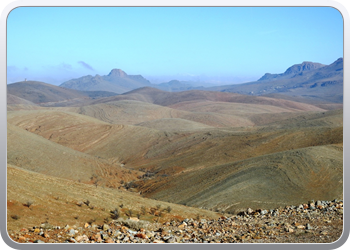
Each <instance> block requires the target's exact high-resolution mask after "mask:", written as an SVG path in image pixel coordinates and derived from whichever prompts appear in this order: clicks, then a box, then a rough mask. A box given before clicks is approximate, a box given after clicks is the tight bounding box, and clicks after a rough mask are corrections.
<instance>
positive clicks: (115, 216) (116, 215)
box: [111, 208, 120, 220]
mask: <svg viewBox="0 0 350 250" xmlns="http://www.w3.org/2000/svg"><path fill="white" fill-rule="evenodd" d="M119 216H120V215H119V210H118V208H116V209H114V210H112V211H111V218H112V219H113V220H116V219H118V218H119Z"/></svg>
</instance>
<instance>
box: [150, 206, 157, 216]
mask: <svg viewBox="0 0 350 250" xmlns="http://www.w3.org/2000/svg"><path fill="white" fill-rule="evenodd" d="M156 211H157V209H156V208H154V207H151V209H150V214H152V215H154V214H155V213H156Z"/></svg>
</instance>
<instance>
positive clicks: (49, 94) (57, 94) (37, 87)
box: [7, 81, 87, 104]
mask: <svg viewBox="0 0 350 250" xmlns="http://www.w3.org/2000/svg"><path fill="white" fill-rule="evenodd" d="M7 93H8V94H11V95H15V96H17V97H20V98H22V99H25V100H28V101H31V102H33V103H37V104H39V103H47V102H60V101H65V100H69V99H77V98H87V97H86V96H85V95H83V94H82V93H80V92H79V91H75V90H69V89H65V88H61V87H58V86H54V85H51V84H47V83H43V82H37V81H23V82H17V83H12V84H8V85H7Z"/></svg>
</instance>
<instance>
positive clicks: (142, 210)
mask: <svg viewBox="0 0 350 250" xmlns="http://www.w3.org/2000/svg"><path fill="white" fill-rule="evenodd" d="M141 214H142V215H145V214H146V207H145V206H141Z"/></svg>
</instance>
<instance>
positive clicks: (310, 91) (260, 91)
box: [206, 58, 343, 103]
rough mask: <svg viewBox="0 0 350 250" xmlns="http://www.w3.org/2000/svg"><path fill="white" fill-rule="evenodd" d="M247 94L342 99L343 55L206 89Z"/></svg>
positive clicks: (341, 100)
mask: <svg viewBox="0 0 350 250" xmlns="http://www.w3.org/2000/svg"><path fill="white" fill-rule="evenodd" d="M206 90H213V91H223V92H234V93H239V94H246V95H271V94H276V93H278V94H283V95H287V96H291V97H303V98H305V99H310V100H316V101H327V102H334V103H342V102H343V58H339V59H338V60H336V61H335V62H334V63H332V64H330V65H323V64H320V63H312V62H303V63H302V64H296V65H293V66H292V67H290V68H288V69H287V70H286V71H285V72H284V73H283V74H269V73H267V74H265V75H264V76H263V77H261V78H260V79H259V80H258V81H255V82H249V83H244V84H235V85H225V86H218V87H211V88H206Z"/></svg>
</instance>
